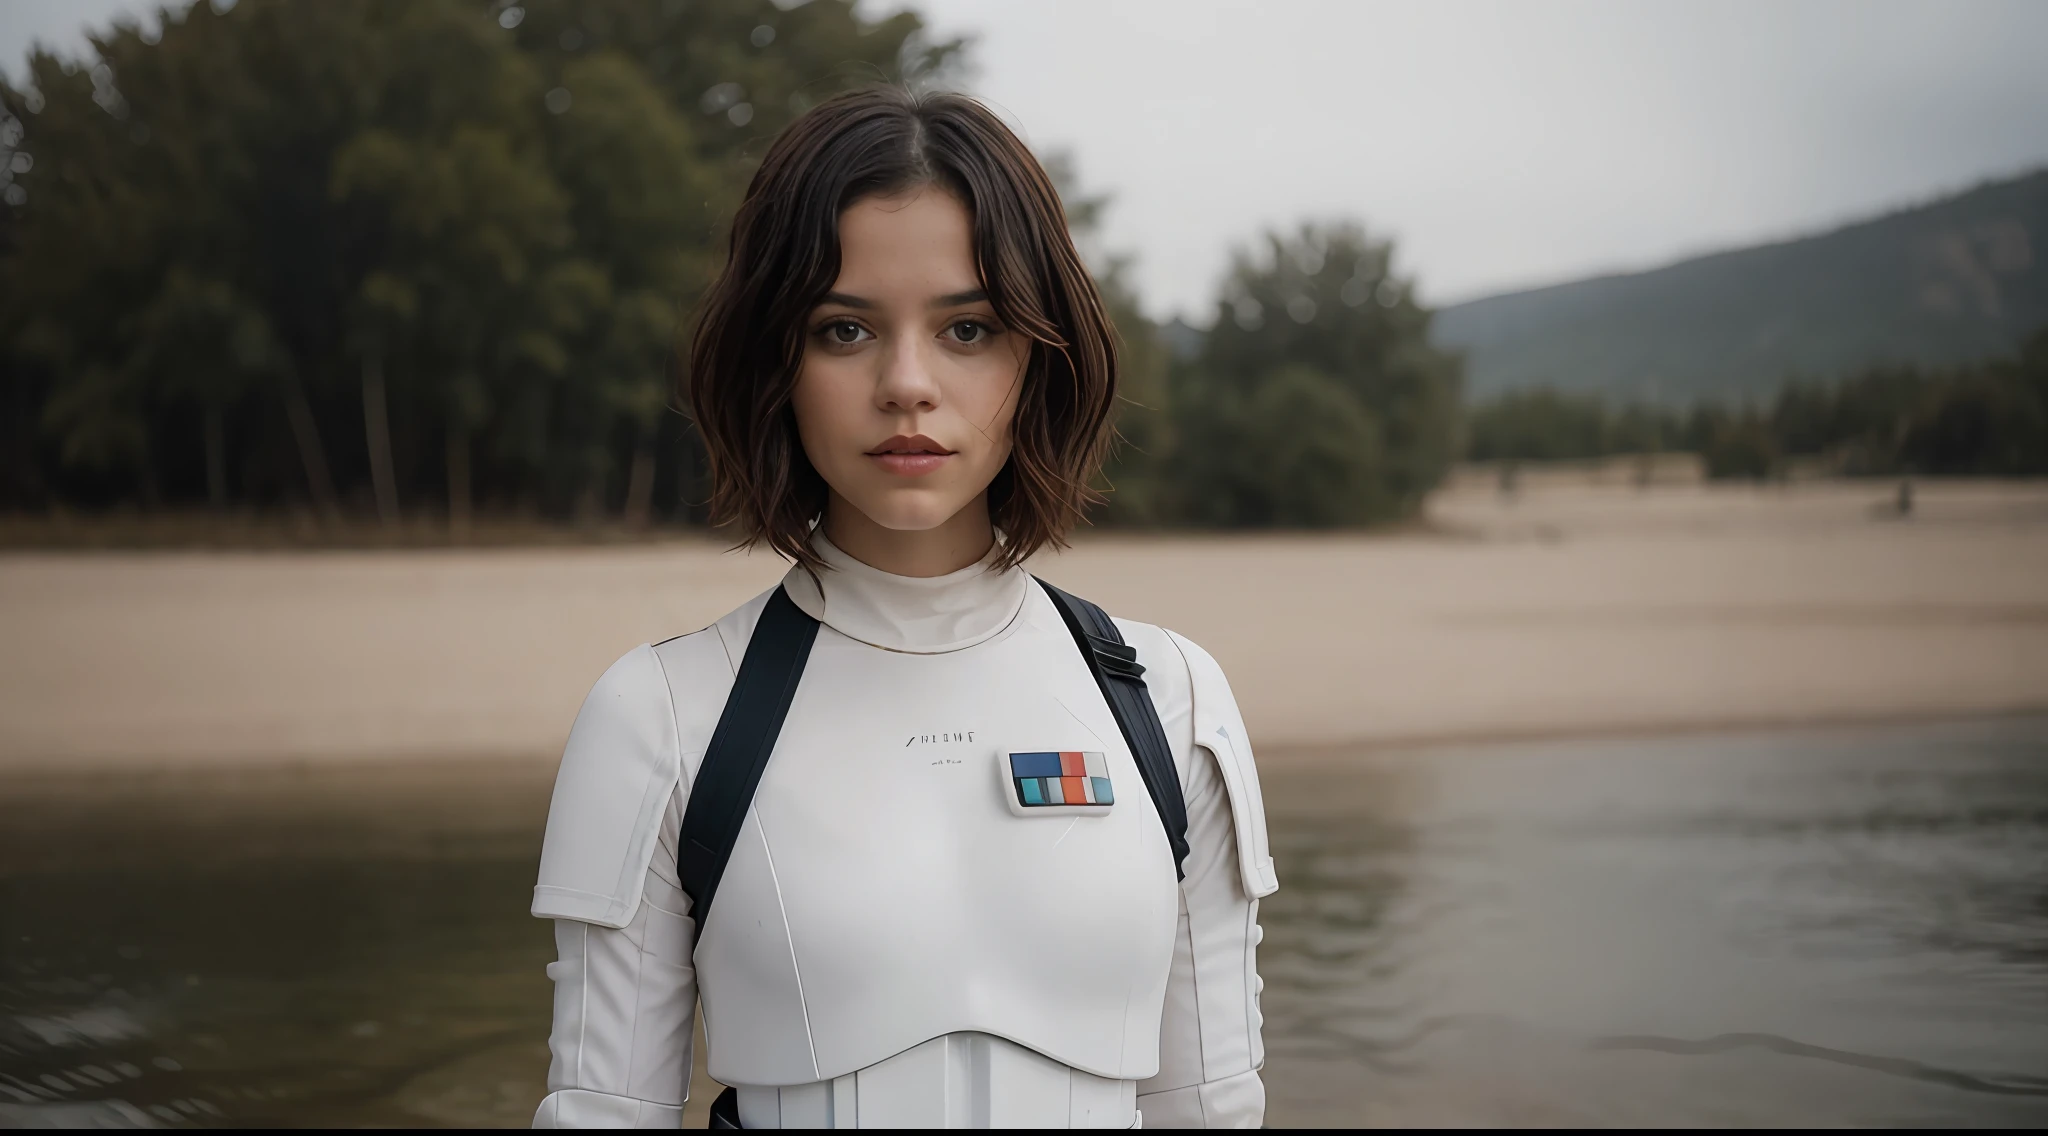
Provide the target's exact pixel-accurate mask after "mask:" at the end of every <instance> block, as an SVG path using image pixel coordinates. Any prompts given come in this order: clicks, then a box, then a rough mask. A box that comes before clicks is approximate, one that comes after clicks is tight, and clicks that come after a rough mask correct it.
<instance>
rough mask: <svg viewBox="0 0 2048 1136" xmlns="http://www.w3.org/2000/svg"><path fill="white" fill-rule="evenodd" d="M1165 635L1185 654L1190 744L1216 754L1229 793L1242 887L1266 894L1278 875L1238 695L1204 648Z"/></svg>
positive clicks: (1171, 634) (1254, 894)
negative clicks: (1192, 737)
mask: <svg viewBox="0 0 2048 1136" xmlns="http://www.w3.org/2000/svg"><path fill="white" fill-rule="evenodd" d="M1166 635H1167V638H1169V639H1171V640H1172V641H1173V644H1174V646H1176V647H1178V648H1180V653H1181V656H1182V657H1183V658H1185V659H1186V660H1187V666H1188V682H1189V685H1190V688H1191V695H1192V699H1193V703H1194V705H1193V708H1192V714H1193V717H1194V727H1195V744H1196V745H1198V746H1201V747H1202V748H1204V749H1206V750H1208V751H1209V752H1210V753H1212V754H1215V755H1216V767H1217V769H1218V770H1220V771H1221V772H1222V774H1223V786H1224V789H1225V790H1226V791H1227V792H1229V794H1230V816H1231V822H1232V824H1233V826H1234V827H1235V828H1236V829H1237V856H1238V867H1239V869H1240V870H1241V871H1242V873H1243V875H1244V889H1245V892H1246V893H1247V894H1249V895H1250V896H1251V897H1252V898H1253V899H1258V898H1261V897H1263V896H1268V895H1271V894H1273V893H1274V892H1275V891H1278V890H1279V889H1280V880H1279V877H1278V876H1277V875H1276V874H1275V873H1274V871H1273V854H1272V851H1271V847H1270V845H1269V843H1268V840H1267V837H1266V801H1265V797H1264V795H1263V794H1261V793H1260V791H1259V771H1258V769H1257V767H1255V766H1254V765H1253V764H1252V746H1251V739H1250V738H1249V737H1248V736H1247V735H1246V734H1245V729H1244V718H1243V716H1241V715H1240V714H1239V713H1238V710H1237V698H1236V697H1235V696H1233V695H1232V694H1231V693H1230V682H1229V680H1227V679H1225V678H1224V677H1223V668H1222V667H1220V666H1217V665H1216V660H1215V659H1213V658H1211V657H1210V656H1209V652H1207V651H1204V650H1202V648H1200V647H1199V646H1196V645H1195V644H1194V643H1193V642H1191V641H1190V640H1188V639H1187V638H1185V637H1183V636H1181V635H1178V634H1176V633H1174V632H1172V631H1168V632H1166Z"/></svg>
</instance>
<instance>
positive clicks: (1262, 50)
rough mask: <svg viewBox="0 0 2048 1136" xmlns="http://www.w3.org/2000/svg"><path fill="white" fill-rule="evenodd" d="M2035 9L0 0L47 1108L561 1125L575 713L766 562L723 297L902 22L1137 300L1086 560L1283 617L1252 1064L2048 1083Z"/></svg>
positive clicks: (1268, 651) (1622, 1100)
mask: <svg viewBox="0 0 2048 1136" xmlns="http://www.w3.org/2000/svg"><path fill="white" fill-rule="evenodd" d="M2042 43H2048V6H2043V5H2040V4H2038V3H2024V2H2020V3H1984V2H1963V3H1939V4H1933V3H1899V2H1866V3H1832V2H1814V0H1799V2H1778V3H1770V4H1763V3H1713V4H1706V3H1678V2H1672V3H1662V4H1640V3H1635V4H1627V3H1582V2H1565V0H1545V2H1541V3H1446V4H1427V5H1424V4H1414V3H1312V2H1309V0H1295V2H1289V3H1276V4H1265V5H1257V6H1243V5H1223V4H1197V3H1166V2H1164V0H1149V2H1148V0H1116V2H1097V3H1085V4H1084V3H1068V2H1060V3H1043V4H1029V5H1024V4H1000V3H993V2H981V0H926V2H924V3H919V4H914V5H912V6H909V7H901V6H897V5H894V4H889V3H865V2H864V3H858V4H848V3H842V2H840V0H810V2H807V3H806V2H799V0H533V2H518V3H514V2H510V0H412V2H408V3H377V2H371V0H332V2H324V3H317V4H315V3H286V2H283V0H239V2H230V0H200V2H198V3H194V4H190V5H182V4H176V5H172V6H170V7H165V8H159V7H156V6H153V5H151V4H148V3H143V2H131V0H73V2H64V0H0V644H4V645H5V648H4V650H0V1126H44V1125H58V1126H82V1125H113V1126H123V1125H134V1126H177V1125H232V1126H280V1125H283V1126H301V1125H407V1126H412V1125H464V1126H469V1125H486V1124H523V1123H525V1122H527V1121H528V1120H529V1119H530V1117H531V1115H532V1110H533V1108H534V1106H535V1105H536V1104H537V1103H538V1101H539V1099H540V1096H541V1095H542V1092H543V1091H544V1088H543V1081H544V1076H545V1071H546V1063H547V1054H546V1046H545V1034H546V1030H547V1024H548V1017H549V1013H550V1003H549V988H548V983H547V980H546V978H545V975H544V974H543V971H542V968H543V967H544V965H545V964H546V962H547V961H548V960H549V959H550V958H551V957H552V945H551V942H550V939H549V934H548V929H547V927H546V926H545V925H543V924H541V923H539V922H537V921H534V920H531V919H529V918H527V917H526V916H525V906H526V903H527V889H528V888H529V887H530V886H531V882H532V876H533V869H534V865H535V859H536V856H537V853H538V843H539V832H540V824H541V822H542V819H543V817H544V815H545V809H546V802H547V794H548V789H549V785H550V781H551V778H552V776H553V763H554V760H555V758H556V757H557V756H558V754H559V749H560V745H561V742H562V740H563V738H564V737H565V736H566V734H567V730H568V726H569V723H570V721H571V719H572V718H573V717H574V714H575V711H576V707H577V705H578V704H579V702H580V700H581V698H582V696H583V694H584V692H585V691H586V690H587V689H588V688H589V684H590V683H591V681H593V680H594V679H595V677H596V676H597V674H598V673H600V672H601V671H602V669H603V668H604V666H605V665H606V664H608V663H609V662H610V661H611V660H612V659H613V658H615V657H617V656H618V655H619V654H621V653H623V652H624V651H625V650H627V649H628V648H630V647H632V646H633V645H634V644H636V643H640V642H645V641H652V640H659V639H662V638H666V637H669V636H671V635H675V634H679V633H683V632H687V631H691V630H695V629H696V628H698V627H701V626H703V625H705V624H706V623H708V622H710V621H711V620H713V619H715V618H717V617H718V616H719V615H721V614H723V613H724V612H725V611H727V610H729V609H730V608H731V607H733V606H735V605H736V604H738V603H741V602H743V601H744V600H745V599H747V598H748V597H749V596H751V595H753V594H756V593H757V592H759V591H760V590H762V589H764V588H766V587H768V586H771V585H772V584H773V582H774V581H775V579H776V578H777V577H778V575H779V573H780V569H781V565H779V564H778V563H776V562H774V561H773V560H772V559H771V558H768V557H765V556H761V555H750V554H746V553H737V552H731V551H728V545H729V541H728V540H727V539H726V538H725V535H724V534H722V533H720V532H719V531H717V530H713V529H710V528H708V527H707V524H706V516H705V510H704V507H703V502H704V499H705V496H706V481H705V472H704V466H703V456H702V449H701V446H700V443H699V441H698V439H697V438H696V436H695V435H694V433H693V431H692V429H691V426H690V424H689V421H688V419H687V417H686V416H685V415H684V414H683V412H682V411H681V409H680V408H679V406H678V405H677V403H676V402H675V399H674V397H673V379H674V369H675V365H676V349H677V344H678V342H679V335H681V334H683V332H684V330H685V329H686V328H687V326H688V320H689V318H690V316H691V313H692V311H693V305H694V304H695V302H696V300H697V298H698V296H699V295H700V294H701V292H702V290H703V289H704V287H705V285H706V283H707V281H708V280H709V278H710V276H711V274H712V273H713V272H714V271H715V270H716V268H717V265H718V257H719V255H720V253H719V241H720V238H721V234H722V233H723V231H724V229H723V226H724V224H725V222H726V219H727V218H728V216H729V214H730V212H731V210H732V208H733V206H734V204H735V203H736V202H737V200H738V197H739V195H740V193H741V192H742V191H743V189H744V187H745V183H746V180H747V178H748V176H749V175H750V172H751V170H752V168H753V164H754V163H755V162H757V161H758V159H759V157H760V155H761V153H762V152H763V150H764V149H765V147H766V145H767V143H768V141H769V140H770V139H771V138H772V137H773V136H774V133H775V132H776V131H777V130H778V129H779V128H780V127H781V126H783V125H784V124H786V123H787V122H789V121H790V120H791V119H792V118H793V117H794V116H796V115H797V114H800V113H802V111H803V110H804V109H805V108H807V107H809V106H811V105H813V104H814V103H816V102H817V101H818V100H820V99H822V98H825V97H828V96H829V95H831V94H832V93H834V92H836V91H839V90H842V89H845V88H847V87H850V86H854V85H858V84H861V83H869V82H876V81H888V82H898V83H906V84H910V85H913V86H941V87H951V88H957V89H963V90H967V91H970V92H973V93H976V94H978V95H981V96H982V97H984V98H986V99H987V100H989V101H990V103H991V105H993V106H994V107H995V109H996V110H997V112H998V113H1000V114H1002V115H1003V116H1004V117H1005V118H1006V119H1007V120H1008V121H1010V122H1011V123H1012V124H1013V125H1014V126H1015V127H1016V128H1017V129H1018V131H1019V132H1020V133H1021V134H1022V135H1023V136H1024V137H1025V138H1026V139H1027V140H1028V141H1029V142H1030V143H1031V144H1032V145H1033V146H1034V148H1035V149H1037V151H1038V152H1039V153H1040V155H1041V156H1042V157H1043V158H1044V160H1045V161H1046V163H1047V164H1048V166H1049V168H1051V169H1052V170H1053V172H1054V174H1055V178H1056V180H1057V181H1058V182H1059V184H1060V186H1061V189H1062V192H1063V194H1064V195H1065V197H1066V200H1067V203H1068V213H1069V218H1070V221H1071V224H1072V226H1073V229H1074V231H1075V234H1076V237H1077V239H1078V240H1079V242H1080V243H1081V245H1082V247H1083V250H1084V252H1085V253H1086V255H1087V256H1088V258H1089V260H1090V263H1091V265H1092V267H1093V268H1094V270H1095V272H1096V275H1097V278H1098V280H1099V281H1100V283H1101V284H1102V286H1103V288H1104V290H1105V292H1106V294H1107V296H1108V297H1109V300H1110V304H1111V307H1112V310H1113V313H1114V315H1115V318H1116V321H1117V324H1118V329H1119V331H1120V333H1121V336H1122V339H1123V349H1124V353H1123V362H1124V384H1125V390H1124V394H1125V399H1124V403H1123V405H1122V406H1121V408H1120V411H1119V419H1118V426H1119V429H1120V432H1121V434H1122V436H1123V444H1122V446H1121V447H1120V449H1119V450H1118V452H1117V455H1116V457H1115V458H1114V460H1113V461H1112V462H1111V464H1110V467H1109V468H1108V470H1107V471H1106V472H1105V475H1104V478H1103V481H1102V483H1101V486H1100V488H1101V489H1102V490H1103V491H1104V494H1105V498H1106V499H1105V502H1104V503H1103V504H1102V505H1101V506H1100V507H1099V508H1098V509H1097V510H1096V511H1095V513H1094V515H1093V516H1092V518H1091V524H1090V525H1089V526H1088V527H1087V528H1086V529H1085V530H1084V531H1083V532H1082V533H1080V534H1078V535H1077V538H1076V545H1075V547H1074V548H1073V549H1072V550H1069V551H1066V552H1064V553H1060V554H1057V555H1047V556H1044V557H1041V558H1040V560H1039V561H1038V562H1037V563H1036V564H1035V565H1034V569H1035V570H1036V571H1038V572H1040V573H1041V574H1044V575H1046V576H1048V577H1050V578H1052V579H1055V580H1057V581H1059V582H1060V583H1061V584H1062V585H1064V586H1067V587H1070V588H1072V589H1074V590H1075V591H1077V592H1079V593H1081V594H1084V595H1087V596H1089V597H1090V598H1092V599H1095V600H1097V601H1098V602H1101V603H1103V604H1104V605H1105V606H1108V607H1109V608H1111V609H1112V610H1114V611H1116V612H1117V613H1118V614H1120V615H1124V616H1128V617H1131V618H1137V619H1143V620H1147V621H1151V622H1157V623H1161V624H1163V625H1166V626H1170V627H1173V628H1174V629H1175V630H1178V631H1181V632H1183V633H1185V634H1187V635H1189V636H1190V637H1191V638H1193V639H1195V640H1197V641H1199V642H1201V643H1203V644H1204V645H1205V646H1206V647H1208V648H1209V649H1210V650H1211V651H1212V653H1214V654H1215V655H1216V656H1217V657H1218V658H1219V660H1221V661H1222V663H1223V664H1224V666H1225V668H1226V669H1227V670H1228V672H1229V673H1230V675H1231V677H1232V681H1233V684H1234V685H1235V687H1236V689H1237V692H1238V694H1239V698H1240V701H1241V702H1242V704H1243V707H1244V709H1245V712H1246V717H1247V723H1248V725H1249V727H1250V729H1251V731H1252V733H1253V735H1254V737H1255V740H1256V742H1257V744H1258V745H1259V747H1260V748H1259V755H1260V764H1261V769H1262V772H1263V776H1264V778H1265V780H1266V782H1267V794H1268V800H1269V807H1270V809H1271V812H1272V825H1273V832H1274V839H1275V843H1276V853H1277V855H1278V856H1279V859H1280V869H1281V879H1282V891H1281V892H1280V893H1279V894H1278V895H1276V896H1275V897H1273V898H1272V899H1271V900H1269V901H1267V903H1266V904H1265V905H1264V907H1263V911H1262V918H1263V922H1264V923H1265V925H1266V926H1267V929H1268V934H1267V937H1266V940H1265V944H1264V946H1263V948H1262V952H1261V970H1262V973H1263V974H1264V975H1265V977H1266V980H1267V984H1266V990H1265V994H1264V1013H1265V1018H1266V1028H1267V1042H1268V1050H1269V1058H1268V1067H1267V1083H1268V1088H1269V1095H1270V1099H1271V1108H1270V1113H1269V1122H1270V1123H1272V1124H1273V1125H1275V1126H1282V1125H1296V1124H1332V1125H1337V1124H1344V1125H1385V1126H1410V1125H1420V1124H1431V1125H1437V1124H1475V1125H1476V1124H1488V1125H1492V1124H1514V1125H1558V1126H1563V1125H1573V1126H1578V1125H1594V1124H1601V1125H1607V1124H1612V1125H1629V1126H1644V1125H1674V1124H1677V1125H1721V1124H1755V1125H1788V1124H1802V1125H1844V1124H1859V1125H1860V1124H1871V1125H1897V1124H1969V1125H2015V1126H2018V1125H2028V1126H2038V1125H2039V1124H2041V1123H2042V1122H2043V1121H2048V480H2044V477H2048V68H2043V67H2041V66H2040V61H2039V56H2040V49H2039V45H2040V44H2042ZM700 1077H701V1074H700ZM705 1083H706V1082H704V1081H702V1080H701V1079H700V1080H699V1082H698V1084H699V1089H698V1091H697V1093H696V1100H697V1101H698V1102H703V1101H708V1100H709V1099H710V1096H711V1095H713V1094H712V1093H711V1092H707V1091H704V1089H703V1086H704V1084H705ZM692 1115H693V1116H695V1115H696V1114H694V1113H693V1114H692Z"/></svg>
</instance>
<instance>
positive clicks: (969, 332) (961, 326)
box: [946, 320, 990, 343]
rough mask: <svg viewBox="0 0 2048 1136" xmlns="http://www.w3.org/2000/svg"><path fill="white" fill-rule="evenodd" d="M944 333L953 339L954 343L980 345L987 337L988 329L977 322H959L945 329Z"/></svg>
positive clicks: (985, 325) (983, 324)
mask: <svg viewBox="0 0 2048 1136" xmlns="http://www.w3.org/2000/svg"><path fill="white" fill-rule="evenodd" d="M946 332H947V334H949V335H951V336H952V337H953V341H954V342H955V343H980V342H981V341H982V340H984V339H987V338H988V337H989V334H990V328H989V326H988V325H987V324H985V323H982V322H980V321H978V320H961V321H960V322H959V323H956V324H954V325H953V326H951V327H949V328H947V329H946Z"/></svg>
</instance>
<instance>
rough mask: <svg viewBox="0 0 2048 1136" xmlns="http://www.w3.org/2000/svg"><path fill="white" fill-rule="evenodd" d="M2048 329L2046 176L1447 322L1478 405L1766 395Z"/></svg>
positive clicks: (1461, 309) (1539, 292)
mask: <svg viewBox="0 0 2048 1136" xmlns="http://www.w3.org/2000/svg"><path fill="white" fill-rule="evenodd" d="M2044 323H2048V170H2042V171H2037V172H2035V173H2031V174H2028V175H2026V176H2023V177H2019V178H2015V179H2012V180H2009V181H2002V182H1994V183H1988V184H1985V185H1981V186H1978V187H1977V188H1975V189H1972V190H1969V191H1967V192H1965V193H1961V194H1958V195H1956V196H1954V197H1949V198H1945V199H1943V200H1941V201H1936V202H1934V203H1932V204H1928V205H1922V206H1919V207H1917V208H1913V209H1907V210H1903V211H1901V212H1897V213H1892V214H1889V215H1887V216H1884V217H1879V218H1877V219H1876V220H1873V221H1865V222H1862V223H1860V224H1855V225H1850V226H1847V227H1846V228H1842V229H1837V230H1835V231H1834V232H1831V233H1826V234H1823V235H1820V236H1816V237H1807V238H1804V239H1801V240H1793V241H1786V242H1784V243H1782V244H1771V245H1761V246H1758V247H1756V248H1747V249H1739V250H1736V251H1734V252H1724V253H1718V254H1715V255H1712V256H1703V257H1699V258H1697V259H1694V260H1686V261H1681V262H1679V263H1677V264H1673V265H1670V266H1668V267H1665V268H1659V269H1655V270H1653V271H1650V272H1637V273H1630V274H1627V275H1622V276H1603V277H1598V278H1596V279H1592V280H1582V281H1578V282H1576V283H1572V284H1559V285H1556V286H1554V287H1549V288H1535V289H1531V290H1529V291H1526V292H1512V293H1509V294H1506V295H1501V296H1490V297H1487V298H1486V299H1482V300H1473V301H1471V302H1470V303H1464V304H1458V305H1456V306H1454V307H1449V308H1445V309H1442V310H1441V311H1440V312H1439V313H1438V315H1437V320H1436V324H1435V333H1436V338H1437V339H1438V341H1439V342H1441V343H1444V344H1445V345H1447V346H1452V347H1456V348H1460V349H1462V350H1464V351H1465V352H1466V358H1467V362H1466V372H1465V373H1466V379H1465V383H1466V391H1467V392H1468V395H1469V396H1470V397H1474V398H1486V397H1488V396H1491V395H1495V394H1498V393H1500V392H1502V391H1507V390H1516V389H1522V388H1527V387H1537V386H1552V387H1556V388H1559V389H1562V390H1573V391H1584V392H1589V393H1591V392H1597V393H1604V394H1607V395H1610V396H1613V397H1616V398H1620V399H1625V400H1634V399H1644V400H1651V401H1658V402H1683V401H1690V400H1692V399H1695V398H1699V397H1701V396H1708V395H1723V396H1727V395H1735V396H1739V395H1743V394H1751V393H1755V394H1761V393H1765V392H1768V391H1771V390H1775V389H1776V388H1777V386H1778V385H1779V384H1780V383H1781V382H1782V381H1783V380H1784V379H1785V378H1787V377H1788V376H1792V375H1803V376H1807V377H1812V378H1831V377H1834V376H1838V375H1841V374H1843V373H1844V372H1847V371H1850V370H1853V369H1855V368H1857V367H1861V366H1865V365H1868V364H1873V363H1881V362H1912V363H1922V364H1942V363H1953V362H1963V361H1967V360H1972V359H1979V358H1983V357H1985V356H1988V355H1995V354H2000V353H2003V352H2005V351H2009V350H2011V349H2012V348H2013V347H2014V346H2015V345H2016V344H2017V343H2018V342H2019V341H2020V340H2021V339H2022V338H2023V337H2024V336H2025V335H2026V334H2027V333H2028V332H2030V331H2032V330H2033V329H2034V328H2036V327H2039V326H2040V325H2042V324H2044Z"/></svg>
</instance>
